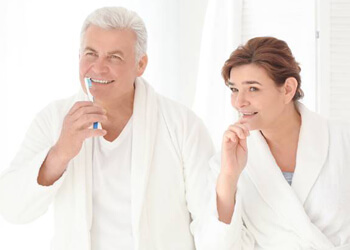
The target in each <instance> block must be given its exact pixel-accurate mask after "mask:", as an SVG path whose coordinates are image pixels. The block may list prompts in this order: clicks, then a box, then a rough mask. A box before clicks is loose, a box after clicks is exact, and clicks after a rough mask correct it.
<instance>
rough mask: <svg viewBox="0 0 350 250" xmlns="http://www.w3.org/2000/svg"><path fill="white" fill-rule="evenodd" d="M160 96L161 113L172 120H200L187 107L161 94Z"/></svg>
mask: <svg viewBox="0 0 350 250" xmlns="http://www.w3.org/2000/svg"><path fill="white" fill-rule="evenodd" d="M157 96H158V105H159V111H160V112H161V113H162V115H165V116H168V117H169V118H171V119H175V118H177V119H194V120H200V118H199V117H198V116H197V115H196V114H195V113H194V112H193V111H192V110H191V109H190V108H188V107H186V106H185V105H183V104H181V103H179V102H177V101H175V100H172V99H170V98H168V97H165V96H163V95H161V94H157Z"/></svg>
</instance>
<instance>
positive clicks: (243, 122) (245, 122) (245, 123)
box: [236, 117, 251, 130]
mask: <svg viewBox="0 0 350 250" xmlns="http://www.w3.org/2000/svg"><path fill="white" fill-rule="evenodd" d="M236 124H242V125H244V126H245V127H246V128H247V129H248V130H251V128H250V124H249V123H247V121H244V120H243V117H242V118H241V119H239V120H238V122H237V123H236Z"/></svg>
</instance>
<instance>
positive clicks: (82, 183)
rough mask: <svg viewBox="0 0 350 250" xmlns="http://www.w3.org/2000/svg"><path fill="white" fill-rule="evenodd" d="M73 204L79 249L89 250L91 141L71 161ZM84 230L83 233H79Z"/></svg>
mask: <svg viewBox="0 0 350 250" xmlns="http://www.w3.org/2000/svg"><path fill="white" fill-rule="evenodd" d="M70 171H72V175H73V179H74V185H73V193H74V202H75V204H74V205H75V206H74V208H75V211H74V214H75V219H76V222H75V225H76V230H77V231H78V232H80V233H81V235H80V237H81V239H82V240H81V247H82V248H81V249H90V243H91V239H90V229H91V223H92V139H88V140H86V141H85V142H84V144H83V147H82V149H81V151H80V153H79V154H78V155H77V156H76V157H75V158H74V159H73V165H72V169H71V170H70ZM81 230H84V231H81Z"/></svg>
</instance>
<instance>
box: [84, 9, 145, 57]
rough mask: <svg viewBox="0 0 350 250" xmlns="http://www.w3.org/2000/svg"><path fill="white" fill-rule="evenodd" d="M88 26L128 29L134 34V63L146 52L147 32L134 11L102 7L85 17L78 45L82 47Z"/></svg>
mask: <svg viewBox="0 0 350 250" xmlns="http://www.w3.org/2000/svg"><path fill="white" fill-rule="evenodd" d="M90 25H96V26H98V27H100V28H102V29H119V30H122V29H129V30H131V31H134V32H135V34H136V44H135V54H136V55H135V56H136V62H138V61H139V60H140V58H141V57H142V56H144V55H145V54H146V51H147V30H146V26H145V23H144V22H143V20H142V19H141V17H140V16H139V15H138V14H137V13H136V12H134V11H131V10H128V9H125V8H123V7H104V8H100V9H97V10H95V11H94V12H92V13H91V14H90V15H88V16H87V18H86V19H85V21H84V23H83V27H82V28H81V32H80V44H81V45H82V43H83V40H84V35H85V32H86V30H87V29H88V28H89V26H90Z"/></svg>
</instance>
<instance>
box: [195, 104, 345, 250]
mask: <svg viewBox="0 0 350 250" xmlns="http://www.w3.org/2000/svg"><path fill="white" fill-rule="evenodd" d="M298 108H299V111H300V114H301V118H302V125H301V130H300V136H299V143H298V150H297V159H296V168H295V173H294V177H293V181H292V185H291V186H290V185H289V184H288V183H287V181H286V180H285V178H284V176H283V174H282V172H281V170H280V169H279V167H278V166H277V164H276V161H275V159H274V158H273V156H272V154H271V152H270V150H269V147H268V145H267V143H266V141H265V139H264V138H263V136H262V135H261V133H260V131H253V132H251V135H250V137H249V138H248V141H247V143H248V162H247V166H246V168H245V169H244V171H243V172H242V175H241V176H240V179H239V183H238V189H237V196H236V206H235V211H234V216H233V218H232V221H231V224H230V225H226V224H224V223H221V222H219V221H218V219H217V208H216V192H215V186H216V184H215V181H213V182H212V186H211V200H210V201H209V202H208V203H210V206H211V211H209V214H208V217H207V219H206V220H205V222H202V223H201V224H200V225H198V227H200V228H201V232H200V233H199V234H198V235H197V236H196V241H197V243H198V249H232V250H233V249H234V250H239V249H244V250H246V249H247V250H248V249H275V250H289V249H308V250H311V249H313V250H316V249H317V250H331V249H337V250H340V249H341V250H349V249H350V126H349V124H345V123H340V122H336V121H329V120H326V119H324V118H322V117H321V116H319V115H318V114H316V113H313V112H311V111H309V110H307V109H306V108H305V107H304V106H303V105H302V104H298ZM211 163H212V164H211V167H212V170H213V171H212V174H213V177H214V179H215V178H216V177H217V175H218V174H219V171H220V155H217V156H215V157H214V158H213V159H212V162H211Z"/></svg>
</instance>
